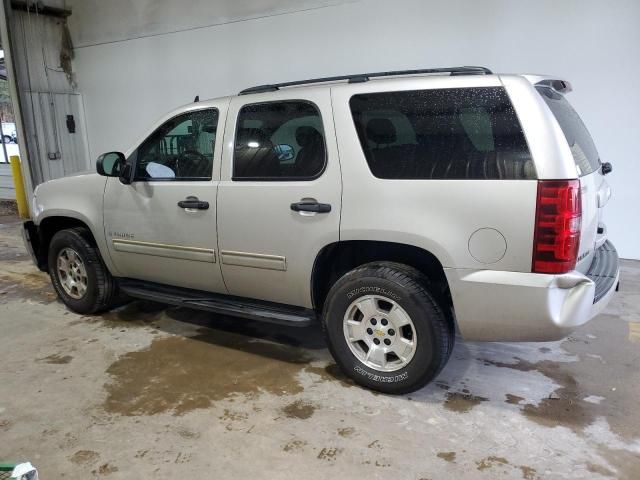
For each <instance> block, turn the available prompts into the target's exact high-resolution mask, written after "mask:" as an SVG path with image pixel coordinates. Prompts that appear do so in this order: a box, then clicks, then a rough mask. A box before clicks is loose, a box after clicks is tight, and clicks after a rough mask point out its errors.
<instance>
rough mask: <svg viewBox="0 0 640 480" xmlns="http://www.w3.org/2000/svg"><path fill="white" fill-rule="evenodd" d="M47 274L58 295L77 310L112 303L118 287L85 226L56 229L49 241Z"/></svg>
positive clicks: (92, 310) (96, 309)
mask: <svg viewBox="0 0 640 480" xmlns="http://www.w3.org/2000/svg"><path fill="white" fill-rule="evenodd" d="M48 266H49V276H50V277H51V283H52V284H53V287H54V288H55V290H56V293H57V294H58V297H60V299H61V300H62V301H63V302H64V304H65V305H66V306H67V307H69V308H70V309H71V310H73V311H74V312H77V313H84V314H87V313H97V312H100V311H103V310H107V309H108V308H110V307H111V306H113V305H114V304H115V301H116V298H117V294H118V287H117V284H116V282H115V280H114V279H113V277H112V276H111V274H110V273H109V271H108V270H107V267H106V266H105V265H104V262H103V261H102V257H101V256H100V252H99V251H98V247H97V246H96V245H95V243H94V241H93V237H92V236H91V234H90V232H89V230H87V229H86V228H80V227H78V228H71V229H68V230H61V231H59V232H57V233H56V234H55V235H54V236H53V238H52V239H51V243H50V244H49V257H48Z"/></svg>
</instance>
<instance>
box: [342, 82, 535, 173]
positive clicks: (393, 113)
mask: <svg viewBox="0 0 640 480" xmlns="http://www.w3.org/2000/svg"><path fill="white" fill-rule="evenodd" d="M350 107H351V113H352V115H353V121H354V123H355V127H356V130H357V132H358V137H359V140H360V143H361V145H362V149H363V151H364V154H365V157H366V159H367V162H368V164H369V167H370V169H371V172H372V173H373V174H374V175H375V176H376V177H378V178H387V179H495V180H499V179H534V178H536V172H535V168H534V164H533V160H532V158H531V154H530V153H529V148H528V146H527V143H526V140H525V137H524V133H523V131H522V127H521V126H520V123H519V121H518V118H517V116H516V113H515V110H514V108H513V106H512V104H511V102H510V100H509V97H508V96H507V93H506V91H505V90H504V88H501V87H483V88H455V89H437V90H414V91H401V92H385V93H370V94H360V95H354V96H353V97H352V98H351V100H350Z"/></svg>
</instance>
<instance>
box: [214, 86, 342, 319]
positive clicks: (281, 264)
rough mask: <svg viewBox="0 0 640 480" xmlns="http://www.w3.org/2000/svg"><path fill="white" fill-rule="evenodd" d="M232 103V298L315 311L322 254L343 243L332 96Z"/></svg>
mask: <svg viewBox="0 0 640 480" xmlns="http://www.w3.org/2000/svg"><path fill="white" fill-rule="evenodd" d="M294 92H295V89H292V90H291V91H283V92H280V93H279V94H278V95H277V99H278V100H277V101H273V98H274V95H273V94H272V95H269V97H268V99H267V97H266V96H263V95H259V94H257V95H247V96H241V97H237V98H234V99H233V100H232V101H231V104H230V107H229V114H228V121H227V126H226V128H225V139H226V141H225V145H227V146H228V147H229V148H225V151H224V152H223V163H222V177H221V182H220V186H219V191H218V242H219V243H218V246H219V248H220V258H221V267H222V272H223V276H224V281H225V284H226V286H227V288H228V291H229V293H230V294H232V295H238V296H242V297H249V298H257V299H263V300H269V301H273V302H280V303H286V304H289V305H298V306H303V307H311V306H312V303H311V293H310V291H311V283H310V279H311V275H312V270H313V264H314V261H315V259H316V256H317V254H318V252H319V251H320V250H321V249H322V248H323V247H324V246H326V245H328V244H330V243H333V242H337V241H338V239H339V227H340V207H341V192H342V182H341V176H340V165H339V159H338V151H337V146H336V140H335V132H334V128H333V122H332V110H331V99H330V94H329V91H328V90H327V89H323V90H321V91H319V90H316V91H311V90H310V91H305V92H304V94H303V95H300V94H295V93H294Z"/></svg>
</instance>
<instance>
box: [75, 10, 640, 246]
mask: <svg viewBox="0 0 640 480" xmlns="http://www.w3.org/2000/svg"><path fill="white" fill-rule="evenodd" d="M97 1H98V0H75V1H72V2H70V3H71V5H70V6H71V8H72V9H73V10H74V14H73V15H72V17H71V18H70V28H71V32H72V36H73V37H74V41H75V42H76V50H75V53H76V58H75V64H74V68H75V70H76V73H77V80H78V86H79V90H80V91H81V92H82V93H83V94H84V99H85V107H86V114H87V122H88V133H89V141H90V150H91V155H92V156H94V157H95V156H97V155H98V154H99V153H101V152H103V151H106V150H113V149H120V150H124V149H126V148H127V147H129V146H130V145H131V143H132V142H134V141H135V139H137V138H138V137H139V136H140V135H141V134H142V132H143V131H144V130H146V129H147V128H149V124H150V122H153V121H154V120H155V119H156V118H157V117H159V116H160V115H162V114H163V113H164V112H165V111H167V110H169V109H172V108H174V107H176V106H177V105H180V104H183V103H188V102H190V101H192V99H193V97H194V96H195V95H196V94H199V95H200V96H201V98H207V97H215V96H222V95H228V94H235V93H237V92H238V91H239V90H241V89H242V88H245V87H248V86H252V85H256V84H261V83H270V82H278V81H286V80H295V79H301V78H308V77H314V76H326V75H336V74H346V73H357V72H365V71H379V70H392V69H403V68H419V67H431V66H452V65H484V66H488V67H490V68H491V69H493V70H494V71H496V72H536V73H552V74H555V75H559V76H562V77H565V78H568V79H570V80H572V83H573V85H574V88H575V92H574V93H572V94H571V96H570V100H571V101H572V102H573V104H574V105H575V106H576V108H577V109H578V110H579V111H580V112H581V114H582V116H583V119H584V120H585V122H586V124H587V125H588V127H589V128H590V130H591V132H592V134H593V136H594V138H595V141H596V143H597V145H598V147H599V150H600V153H601V156H602V159H603V161H610V162H612V163H613V165H614V173H613V174H611V175H610V176H609V177H608V180H609V182H610V183H611V185H612V187H613V191H614V194H613V199H612V201H611V203H610V205H609V207H608V209H607V213H606V221H607V224H608V227H609V232H610V236H611V237H612V238H613V240H614V242H615V244H616V245H617V247H618V249H619V251H620V254H621V255H622V256H623V257H627V258H639V259H640V241H638V240H639V239H640V213H638V206H640V188H638V187H637V182H638V180H637V176H638V168H637V163H638V158H637V157H638V153H637V152H639V151H640V145H639V142H640V140H639V138H640V120H639V118H640V89H639V88H637V87H636V84H637V82H638V79H640V2H638V1H637V0H616V1H610V2H603V1H601V0H564V1H558V0H536V1H535V2H521V1H513V0H482V1H474V2H471V1H463V0H449V1H447V2H440V1H424V0H396V1H394V2H389V1H384V0H368V1H360V2H346V3H345V2H342V3H340V4H337V5H335V3H336V2H322V1H319V0H318V1H313V0H309V1H305V2H302V3H299V2H293V1H292V0H287V1H279V2H278V1H276V0H271V1H269V0H262V1H261V2H257V3H256V2H251V1H249V0H244V1H235V2H234V1H233V0H224V1H217V2H211V1H204V0H197V1H194V2H193V5H191V4H190V7H189V8H184V7H180V8H176V6H178V5H180V6H182V5H185V3H184V2H179V1H178V0H117V1H115V0H114V1H113V2H98V3H100V4H101V5H102V6H101V7H100V8H99V9H98V8H97V7H95V5H96V2H97ZM331 3H334V5H329V4H331ZM76 5H77V6H76ZM127 5H129V7H127ZM234 5H236V7H234ZM252 5H253V7H252V8H250V7H251V6H252ZM298 5H301V6H300V7H298ZM94 7H95V8H94ZM296 8H297V9H300V10H302V11H298V12H292V10H293V9H296ZM145 12H147V13H148V12H152V16H151V17H150V18H151V20H150V21H149V20H148V19H149V17H148V16H147V15H146V14H145ZM221 12H222V13H221ZM287 12H289V13H287ZM251 17H260V18H254V19H250V20H246V21H242V20H243V19H247V18H251ZM145 19H147V20H145ZM224 22H231V23H224ZM206 25H213V26H211V27H207V26H206ZM191 27H193V28H191ZM180 30H182V31H180ZM163 32H172V33H163ZM147 34H149V35H151V36H147V37H145V35H147ZM133 37H137V38H133ZM128 39H130V40H128Z"/></svg>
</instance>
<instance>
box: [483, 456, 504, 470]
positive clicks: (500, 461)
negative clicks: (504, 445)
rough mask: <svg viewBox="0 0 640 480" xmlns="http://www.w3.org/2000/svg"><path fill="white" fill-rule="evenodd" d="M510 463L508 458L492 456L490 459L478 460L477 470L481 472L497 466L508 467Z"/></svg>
mask: <svg viewBox="0 0 640 480" xmlns="http://www.w3.org/2000/svg"><path fill="white" fill-rule="evenodd" d="M508 464H509V462H508V461H507V459H506V458H503V457H496V456H494V455H491V456H489V457H486V458H483V459H482V460H478V461H477V462H476V466H477V467H476V468H477V469H478V470H480V471H483V470H487V469H489V468H492V467H495V466H496V465H508Z"/></svg>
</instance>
